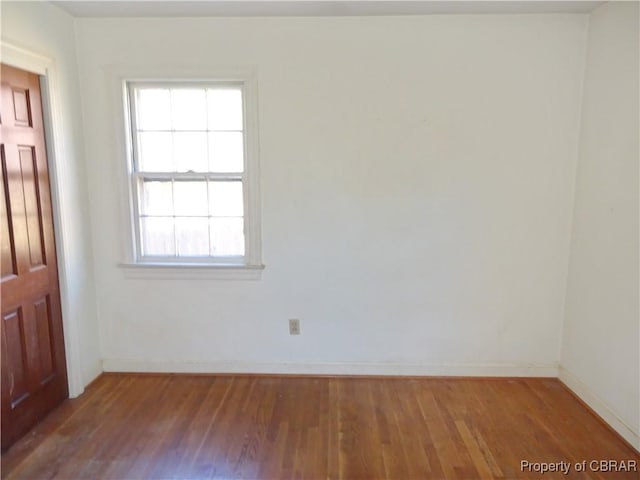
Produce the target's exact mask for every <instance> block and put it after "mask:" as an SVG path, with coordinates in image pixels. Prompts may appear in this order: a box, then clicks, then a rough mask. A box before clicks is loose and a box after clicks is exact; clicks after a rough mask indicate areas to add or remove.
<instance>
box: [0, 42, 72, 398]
mask: <svg viewBox="0 0 640 480" xmlns="http://www.w3.org/2000/svg"><path fill="white" fill-rule="evenodd" d="M0 48H1V52H2V53H1V55H0V59H1V61H2V63H4V64H6V65H10V66H12V67H16V68H20V69H22V70H27V71H29V72H33V73H36V74H38V75H40V76H41V77H40V78H41V81H40V89H41V95H42V113H43V117H44V128H45V137H46V148H47V159H48V164H49V182H50V184H51V197H52V198H51V201H52V207H53V223H54V231H55V239H56V252H57V255H56V256H57V260H58V278H59V282H60V301H61V306H62V325H63V328H64V346H65V354H66V358H67V377H68V384H69V396H70V397H71V398H73V397H77V396H79V395H80V394H82V392H83V391H84V384H83V381H82V363H81V361H80V340H79V338H80V335H79V333H80V332H79V327H80V325H78V318H77V317H76V316H75V315H73V312H72V302H71V298H70V291H69V272H71V271H72V264H71V259H72V258H73V252H71V251H69V245H70V244H71V242H70V241H69V239H68V233H66V232H69V231H71V230H70V229H69V228H65V225H66V222H65V212H66V209H67V208H68V206H67V205H65V204H64V203H65V202H64V196H63V195H62V194H61V193H62V192H64V191H65V185H64V179H65V178H66V176H65V175H63V172H64V169H65V165H64V161H63V159H64V158H72V157H73V155H70V154H67V149H68V146H67V145H65V144H64V135H63V134H62V126H63V125H64V122H63V121H62V118H61V116H60V110H59V90H58V82H57V79H58V76H57V72H56V64H55V60H54V59H52V58H50V57H47V56H45V55H41V54H39V53H36V52H33V51H31V50H28V49H25V48H22V47H19V46H17V45H15V44H13V43H11V42H7V41H6V40H2V39H0Z"/></svg>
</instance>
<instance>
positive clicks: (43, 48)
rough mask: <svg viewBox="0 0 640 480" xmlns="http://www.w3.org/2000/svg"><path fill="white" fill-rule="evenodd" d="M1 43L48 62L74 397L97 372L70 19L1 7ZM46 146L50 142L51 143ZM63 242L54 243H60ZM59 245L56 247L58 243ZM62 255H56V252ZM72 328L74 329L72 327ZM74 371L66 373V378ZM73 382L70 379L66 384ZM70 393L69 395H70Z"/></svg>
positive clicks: (16, 5)
mask: <svg viewBox="0 0 640 480" xmlns="http://www.w3.org/2000/svg"><path fill="white" fill-rule="evenodd" d="M1 8H2V41H3V42H9V43H11V44H13V45H14V46H18V47H22V48H25V49H27V50H29V51H31V52H33V53H36V54H39V55H43V56H45V57H48V58H50V59H53V61H54V64H53V68H52V70H51V71H52V73H53V76H54V77H55V78H53V79H52V81H53V82H55V83H54V85H55V88H56V90H55V91H54V92H53V98H54V101H55V102H56V107H57V108H56V110H57V112H58V113H59V117H57V118H56V119H54V121H55V122H57V123H56V125H55V128H56V131H57V132H60V134H61V135H60V136H59V137H58V138H56V139H55V140H57V141H58V143H57V145H56V150H57V151H58V152H59V153H61V156H60V157H61V158H57V159H56V161H55V163H54V162H52V159H49V160H50V164H52V163H54V164H53V165H51V166H50V170H51V171H52V172H51V173H52V178H53V192H52V193H53V194H54V201H56V202H58V203H59V204H60V205H61V207H62V208H61V210H60V212H59V213H60V217H59V218H57V220H58V221H59V222H58V224H57V225H56V230H57V231H56V238H57V239H58V250H59V254H61V255H62V257H63V261H62V262H59V265H58V267H59V269H61V270H62V271H64V277H63V278H61V290H62V301H63V305H66V311H65V312H64V313H65V318H64V324H65V338H66V344H67V357H68V358H67V363H69V361H72V362H75V363H74V366H75V367H76V368H77V367H80V368H79V371H77V373H78V378H77V379H76V380H77V383H79V384H80V385H79V386H76V387H75V388H74V387H73V386H72V388H71V393H72V395H73V394H79V393H80V392H81V389H82V386H84V385H86V384H88V383H89V382H90V381H91V380H92V379H94V378H95V377H96V376H97V375H98V374H99V373H100V372H101V371H102V365H101V354H100V346H99V341H98V321H97V311H96V297H95V285H94V280H93V265H92V262H93V255H92V252H91V243H90V240H91V237H90V227H89V208H88V195H87V179H86V170H85V166H84V151H83V149H84V142H83V133H82V121H81V113H82V112H81V108H80V97H79V94H78V91H79V87H78V71H77V62H76V52H75V38H74V20H73V18H72V17H70V16H69V15H67V14H66V13H64V12H63V11H62V10H60V9H58V8H57V7H54V6H52V5H50V4H48V3H40V2H38V3H36V2H7V1H3V2H2V6H1ZM48 141H52V139H51V138H49V139H48ZM61 239H62V240H63V241H62V242H60V240H61ZM60 243H62V245H61V244H60ZM60 250H62V251H60ZM72 326H77V328H72ZM74 371H75V370H74V369H72V368H70V374H73V372H74ZM72 380H73V379H72ZM74 390H75V391H74Z"/></svg>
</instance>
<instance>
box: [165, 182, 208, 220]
mask: <svg viewBox="0 0 640 480" xmlns="http://www.w3.org/2000/svg"><path fill="white" fill-rule="evenodd" d="M173 195H174V197H173V198H174V212H175V215H177V216H184V217H192V216H198V215H200V216H207V214H208V209H207V206H208V205H207V182H206V181H205V180H202V181H186V180H176V181H175V182H174V183H173Z"/></svg>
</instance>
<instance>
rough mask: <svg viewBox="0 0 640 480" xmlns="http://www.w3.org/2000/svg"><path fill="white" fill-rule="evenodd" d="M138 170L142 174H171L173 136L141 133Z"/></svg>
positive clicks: (162, 133)
mask: <svg viewBox="0 0 640 480" xmlns="http://www.w3.org/2000/svg"><path fill="white" fill-rule="evenodd" d="M138 150H139V152H138V170H139V171H141V172H171V171H173V162H172V160H171V134H170V133H166V132H141V133H139V134H138Z"/></svg>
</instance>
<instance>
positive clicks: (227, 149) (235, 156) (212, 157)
mask: <svg viewBox="0 0 640 480" xmlns="http://www.w3.org/2000/svg"><path fill="white" fill-rule="evenodd" d="M243 143H244V139H243V135H242V132H211V133H209V170H210V171H212V172H242V171H244V145H243Z"/></svg>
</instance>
